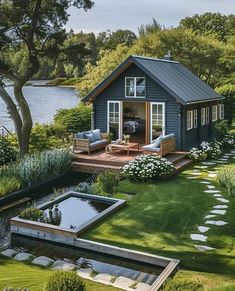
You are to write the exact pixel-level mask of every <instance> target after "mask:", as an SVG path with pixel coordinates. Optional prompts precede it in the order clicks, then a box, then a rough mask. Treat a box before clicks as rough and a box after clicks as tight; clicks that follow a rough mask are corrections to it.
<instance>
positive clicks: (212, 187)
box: [207, 185, 215, 189]
mask: <svg viewBox="0 0 235 291" xmlns="http://www.w3.org/2000/svg"><path fill="white" fill-rule="evenodd" d="M207 188H208V189H215V186H213V185H207Z"/></svg>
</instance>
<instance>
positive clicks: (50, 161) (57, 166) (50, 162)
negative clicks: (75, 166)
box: [0, 149, 72, 186]
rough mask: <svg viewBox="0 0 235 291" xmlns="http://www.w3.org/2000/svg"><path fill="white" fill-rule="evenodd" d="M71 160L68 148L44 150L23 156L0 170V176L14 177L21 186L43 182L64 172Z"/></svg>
mask: <svg viewBox="0 0 235 291" xmlns="http://www.w3.org/2000/svg"><path fill="white" fill-rule="evenodd" d="M71 161H72V154H71V152H70V151H69V150H68V149H59V150H52V151H45V152H41V153H35V154H32V155H28V156H25V157H24V158H23V159H22V160H20V161H19V162H18V163H15V164H12V165H10V166H8V167H5V168H2V169H1V170H0V179H1V177H16V178H17V179H18V180H20V181H21V183H22V186H29V185H33V184H36V183H41V182H44V181H46V180H48V179H50V178H53V177H56V176H59V175H62V174H65V173H66V172H67V171H68V169H69V167H70V165H71Z"/></svg>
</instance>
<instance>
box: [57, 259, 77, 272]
mask: <svg viewBox="0 0 235 291" xmlns="http://www.w3.org/2000/svg"><path fill="white" fill-rule="evenodd" d="M52 269H53V270H62V271H73V270H75V269H77V266H76V265H74V264H71V263H67V262H64V261H61V260H57V261H55V262H54V264H53V266H52Z"/></svg>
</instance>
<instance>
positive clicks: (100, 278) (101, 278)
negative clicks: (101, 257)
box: [94, 273, 113, 283]
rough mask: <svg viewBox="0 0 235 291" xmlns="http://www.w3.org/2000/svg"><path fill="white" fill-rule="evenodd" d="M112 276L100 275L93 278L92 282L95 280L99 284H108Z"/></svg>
mask: <svg viewBox="0 0 235 291" xmlns="http://www.w3.org/2000/svg"><path fill="white" fill-rule="evenodd" d="M112 278H113V276H111V275H109V274H106V273H100V274H98V275H96V276H95V277H94V280H97V281H99V282H105V283H110V281H111V280H112Z"/></svg>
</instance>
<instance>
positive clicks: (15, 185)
mask: <svg viewBox="0 0 235 291" xmlns="http://www.w3.org/2000/svg"><path fill="white" fill-rule="evenodd" d="M20 187H21V182H20V181H19V180H18V179H17V178H15V177H2V178H1V179H0V196H4V195H6V194H7V193H10V192H14V191H17V190H19V189H20Z"/></svg>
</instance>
